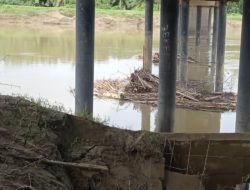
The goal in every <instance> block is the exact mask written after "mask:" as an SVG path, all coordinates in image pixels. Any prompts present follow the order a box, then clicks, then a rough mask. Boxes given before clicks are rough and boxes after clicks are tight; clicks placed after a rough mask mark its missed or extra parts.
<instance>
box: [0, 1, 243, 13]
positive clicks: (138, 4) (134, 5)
mask: <svg viewBox="0 0 250 190" xmlns="http://www.w3.org/2000/svg"><path fill="white" fill-rule="evenodd" d="M75 1H76V0H0V4H12V5H35V6H63V5H73V4H75ZM144 1H145V0H96V5H97V7H98V8H103V9H126V10H130V9H143V8H144ZM155 4H156V8H158V7H159V6H158V5H159V0H155ZM242 5H243V0H240V2H231V3H228V13H231V14H234V13H235V14H242Z"/></svg>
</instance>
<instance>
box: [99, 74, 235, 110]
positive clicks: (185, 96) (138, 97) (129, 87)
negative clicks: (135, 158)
mask: <svg viewBox="0 0 250 190" xmlns="http://www.w3.org/2000/svg"><path fill="white" fill-rule="evenodd" d="M158 86H159V78H158V77H157V76H154V75H151V74H149V73H146V72H144V71H142V70H136V71H135V72H134V73H132V74H131V76H130V77H129V78H127V79H124V80H98V81H96V82H95V95H96V96H98V97H105V98H113V99H119V100H129V101H134V102H138V103H145V104H151V105H154V106H156V105H157V99H158ZM207 86H208V82H200V81H189V82H188V84H187V85H183V84H182V83H180V82H177V86H176V105H177V106H178V107H182V108H190V109H196V110H209V111H229V110H235V108H236V97H237V95H236V94H235V93H233V92H210V91H209V90H208V89H207Z"/></svg>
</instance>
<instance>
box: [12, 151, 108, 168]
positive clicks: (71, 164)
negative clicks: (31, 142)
mask: <svg viewBox="0 0 250 190" xmlns="http://www.w3.org/2000/svg"><path fill="white" fill-rule="evenodd" d="M8 156H12V157H14V158H18V159H23V160H27V161H32V162H36V161H37V162H40V163H45V164H52V165H59V166H64V167H69V168H78V169H83V170H90V171H103V172H108V171H109V169H108V167H107V166H101V165H96V164H89V163H74V162H63V161H58V160H49V159H46V158H43V157H25V156H17V155H15V154H8Z"/></svg>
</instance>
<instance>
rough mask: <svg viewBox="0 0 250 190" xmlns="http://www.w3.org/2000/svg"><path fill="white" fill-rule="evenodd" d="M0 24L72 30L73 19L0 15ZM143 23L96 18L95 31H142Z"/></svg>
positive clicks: (51, 14) (55, 15)
mask: <svg viewBox="0 0 250 190" xmlns="http://www.w3.org/2000/svg"><path fill="white" fill-rule="evenodd" d="M0 23H1V25H2V26H26V27H30V28H41V29H50V28H53V29H55V30H56V29H69V30H70V29H74V28H75V17H67V16H64V15H62V14H60V12H49V13H45V14H40V15H36V16H31V17H28V16H27V17H26V16H22V17H17V16H10V15H4V14H0ZM155 26H156V27H157V26H159V18H155ZM143 28H144V22H143V19H142V18H132V17H112V16H98V17H96V24H95V29H96V30H97V31H122V30H125V31H128V30H133V31H134V30H139V31H140V30H143Z"/></svg>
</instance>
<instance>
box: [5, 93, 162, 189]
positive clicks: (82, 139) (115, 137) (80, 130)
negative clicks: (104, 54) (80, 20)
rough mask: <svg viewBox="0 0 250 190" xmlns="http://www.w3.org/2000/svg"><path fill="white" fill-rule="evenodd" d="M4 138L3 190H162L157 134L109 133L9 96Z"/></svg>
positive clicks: (160, 156) (76, 119)
mask: <svg viewBox="0 0 250 190" xmlns="http://www.w3.org/2000/svg"><path fill="white" fill-rule="evenodd" d="M0 134H1V135H0V142H1V143H0V144H1V145H0V168H1V170H0V171H1V172H0V189H51V190H52V189H57V190H58V189H64V190H65V189H77V190H78V189H79V190H80V189H110V190H111V189H131V190H133V189H134V190H135V189H147V188H149V187H152V188H153V189H162V183H163V181H164V169H165V168H164V164H165V162H164V157H163V152H164V151H163V150H164V137H163V136H161V135H159V134H154V135H153V136H151V135H150V133H146V132H138V133H136V132H131V131H126V130H120V129H115V128H110V127H107V126H104V125H101V124H98V123H95V122H92V121H89V120H84V119H80V118H76V117H74V116H70V115H67V114H64V113H59V112H55V111H52V110H49V109H45V108H42V107H39V106H37V105H36V104H34V103H30V102H28V101H26V100H24V99H22V98H12V97H8V96H0ZM53 161H54V162H56V163H58V162H59V163H60V162H63V164H56V163H53ZM65 163H73V164H79V163H81V164H85V165H86V164H88V166H90V167H85V168H80V167H78V166H75V167H72V165H71V166H70V165H67V164H66V165H65ZM93 166H94V167H97V168H93ZM100 167H101V168H105V167H107V168H108V171H106V170H105V169H104V170H103V169H100Z"/></svg>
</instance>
